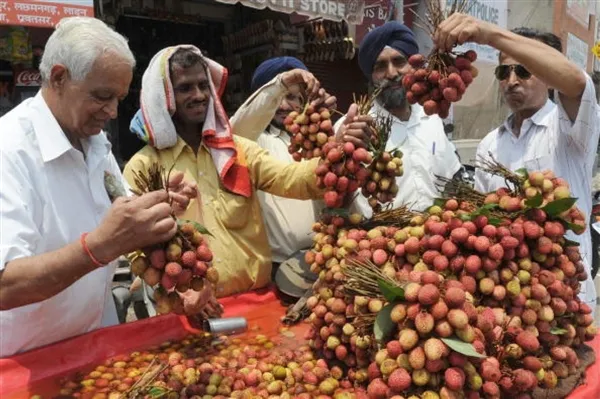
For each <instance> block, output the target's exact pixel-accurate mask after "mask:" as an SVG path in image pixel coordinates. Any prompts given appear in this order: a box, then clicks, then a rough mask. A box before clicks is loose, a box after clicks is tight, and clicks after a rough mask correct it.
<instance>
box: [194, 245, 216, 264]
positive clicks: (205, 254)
mask: <svg viewBox="0 0 600 399" xmlns="http://www.w3.org/2000/svg"><path fill="white" fill-rule="evenodd" d="M196 256H197V257H198V260H200V261H202V262H210V261H212V258H213V254H212V252H211V250H210V249H209V248H208V247H207V246H206V245H200V246H199V247H198V248H197V249H196Z"/></svg>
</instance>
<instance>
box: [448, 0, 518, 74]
mask: <svg viewBox="0 0 600 399" xmlns="http://www.w3.org/2000/svg"><path fill="white" fill-rule="evenodd" d="M452 4H454V2H453V1H450V0H446V8H450V7H451V6H452ZM467 10H468V14H469V15H472V16H473V17H475V18H477V19H480V20H482V21H486V22H489V23H492V24H494V25H498V26H499V27H501V28H504V29H506V20H507V14H508V5H507V0H467ZM467 50H475V52H476V53H477V61H484V62H487V63H492V64H497V63H498V50H496V49H495V48H493V47H490V46H484V45H481V44H476V43H465V44H463V45H462V46H459V47H457V48H456V51H467Z"/></svg>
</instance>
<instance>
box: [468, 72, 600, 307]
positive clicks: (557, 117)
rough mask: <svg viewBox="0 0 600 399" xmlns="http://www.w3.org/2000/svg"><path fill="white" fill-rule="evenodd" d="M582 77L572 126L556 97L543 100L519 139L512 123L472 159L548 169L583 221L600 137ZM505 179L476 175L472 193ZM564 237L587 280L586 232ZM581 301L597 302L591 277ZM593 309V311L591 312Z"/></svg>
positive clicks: (591, 94)
mask: <svg viewBox="0 0 600 399" xmlns="http://www.w3.org/2000/svg"><path fill="white" fill-rule="evenodd" d="M585 76H586V87H585V90H584V92H583V95H582V98H581V105H580V106H579V111H578V113H577V118H576V119H575V122H571V120H570V119H569V116H568V115H567V113H566V111H565V109H564V108H563V106H562V104H561V102H560V96H557V99H558V103H557V104H554V103H553V102H552V101H550V100H548V101H547V102H546V104H545V105H544V107H542V109H540V110H539V111H538V112H537V113H535V114H534V115H533V116H532V117H531V118H529V119H526V120H525V121H523V125H522V126H521V132H520V134H519V137H517V136H515V135H514V134H513V133H512V120H513V119H512V118H513V116H512V115H511V116H509V117H508V119H507V120H506V121H505V122H504V124H503V125H502V126H500V127H499V128H497V129H496V130H494V131H492V132H491V133H489V134H488V135H487V136H485V138H484V139H483V140H482V141H481V143H479V146H478V147H477V159H480V158H489V155H488V154H489V153H491V154H492V155H493V156H494V158H495V159H496V160H497V161H498V162H500V163H502V164H503V165H505V166H506V167H508V168H509V169H511V170H517V169H520V168H523V167H525V168H527V169H528V170H529V171H536V170H537V171H542V170H545V169H549V170H552V171H554V173H555V174H556V176H558V177H562V178H564V179H565V180H566V181H567V182H568V183H569V186H570V188H571V193H572V195H573V196H574V197H576V198H578V200H577V206H578V207H579V209H581V211H582V212H583V214H584V215H585V216H586V218H587V219H586V222H587V220H589V217H590V215H591V212H592V167H593V164H594V158H595V155H596V149H597V148H598V137H599V134H600V128H599V124H598V122H599V119H598V106H597V105H596V93H595V90H594V83H593V82H592V79H591V78H590V77H589V76H588V75H587V74H585ZM505 185H506V183H505V182H504V179H502V178H501V177H498V176H491V175H489V174H487V173H483V172H481V171H477V172H476V174H475V188H476V189H477V190H479V191H482V192H490V191H494V190H496V189H498V188H499V187H503V186H505ZM567 236H568V237H569V238H570V239H571V240H574V241H577V242H579V243H580V247H579V249H580V252H581V256H582V258H583V261H584V264H585V268H586V271H587V273H588V275H590V267H591V263H592V239H591V234H590V229H589V228H587V229H586V231H585V233H584V234H582V235H579V236H578V235H575V234H572V233H571V232H569V233H568V234H567ZM580 298H581V299H582V300H584V301H585V302H588V303H592V302H595V301H596V290H595V287H594V284H593V281H592V279H591V278H588V280H587V281H585V282H584V283H582V287H581V293H580ZM594 307H595V306H592V309H594Z"/></svg>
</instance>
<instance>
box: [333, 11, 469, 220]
mask: <svg viewBox="0 0 600 399" xmlns="http://www.w3.org/2000/svg"><path fill="white" fill-rule="evenodd" d="M418 53H419V46H418V44H417V41H416V39H415V35H414V33H413V32H412V31H411V30H410V29H409V28H407V27H406V26H405V25H403V24H401V23H400V22H397V21H391V22H387V23H385V24H384V25H382V26H380V27H378V28H375V29H373V30H372V31H370V32H369V33H368V34H367V35H366V36H365V38H364V39H363V42H362V43H361V45H360V48H359V50H358V64H359V66H360V69H361V70H362V72H363V74H364V75H365V77H366V78H367V79H368V80H369V83H370V86H371V87H372V88H373V89H375V88H380V89H381V93H380V94H379V95H378V97H377V99H376V100H375V103H374V105H373V107H372V109H371V111H370V112H369V113H370V115H372V116H373V117H384V118H385V117H388V116H391V117H392V119H393V125H392V131H391V134H390V136H389V140H388V142H387V146H386V147H387V150H393V149H399V150H401V151H402V153H403V154H404V156H403V162H404V174H403V176H400V177H397V178H396V179H397V184H398V187H399V188H400V190H399V192H398V194H397V196H396V198H395V200H394V207H399V206H401V205H407V206H410V207H411V208H412V209H415V210H424V209H426V208H427V207H429V206H431V204H432V203H433V200H434V199H435V198H436V197H438V196H439V192H438V189H437V186H436V184H435V183H436V176H443V177H447V178H452V177H453V176H454V175H455V174H456V173H457V172H458V171H459V169H460V168H461V164H460V161H459V159H458V156H457V155H456V149H455V147H454V145H453V144H452V143H451V142H450V141H449V140H448V137H447V136H446V134H445V132H444V124H443V122H442V120H441V119H440V118H439V116H437V115H432V116H427V115H425V112H424V110H423V107H421V106H420V105H418V104H414V105H411V104H409V103H408V102H407V100H406V91H405V90H404V88H403V87H402V77H403V76H404V74H406V73H408V72H411V71H412V70H413V69H412V67H411V66H410V64H409V63H408V58H409V57H410V56H411V55H414V54H418ZM354 117H355V115H353V114H352V115H347V116H346V118H342V119H340V121H338V123H336V126H335V129H336V131H337V134H338V137H339V136H342V137H344V136H345V134H346V131H347V125H348V123H350V122H351V121H353V120H354ZM354 206H355V207H356V208H357V210H359V211H360V212H361V213H362V214H364V215H365V216H367V217H369V216H370V215H371V208H370V207H369V205H368V203H367V200H366V198H365V197H363V196H362V195H358V196H357V198H356V200H355V203H354Z"/></svg>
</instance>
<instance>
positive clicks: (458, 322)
mask: <svg viewBox="0 0 600 399" xmlns="http://www.w3.org/2000/svg"><path fill="white" fill-rule="evenodd" d="M448 322H449V323H450V325H451V326H452V327H454V328H456V329H463V328H465V327H466V326H467V325H468V323H469V317H468V316H467V314H466V313H465V312H464V311H463V310H461V309H451V310H450V311H449V312H448Z"/></svg>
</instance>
